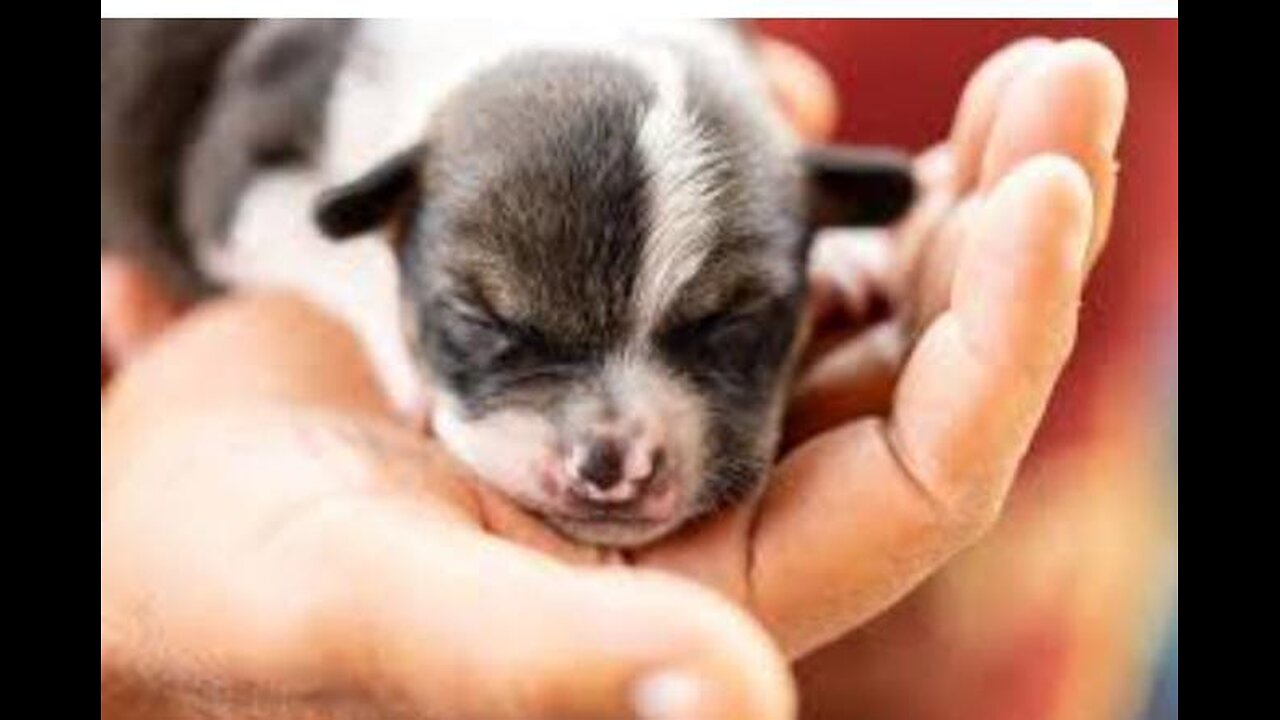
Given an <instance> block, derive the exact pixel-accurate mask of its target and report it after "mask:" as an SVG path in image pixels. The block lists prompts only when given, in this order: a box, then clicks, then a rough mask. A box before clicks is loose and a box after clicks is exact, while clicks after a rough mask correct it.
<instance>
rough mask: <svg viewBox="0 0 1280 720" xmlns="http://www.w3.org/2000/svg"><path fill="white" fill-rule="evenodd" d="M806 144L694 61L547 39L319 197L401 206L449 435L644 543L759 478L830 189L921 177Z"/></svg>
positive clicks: (474, 461)
mask: <svg viewBox="0 0 1280 720" xmlns="http://www.w3.org/2000/svg"><path fill="white" fill-rule="evenodd" d="M806 157H807V165H806V160H805V158H800V159H797V157H796V153H794V152H792V151H791V150H790V149H788V148H782V147H781V146H780V145H779V144H778V143H777V142H776V141H775V140H774V139H771V137H770V135H769V133H768V132H767V130H766V128H765V127H764V126H763V125H762V124H761V123H760V122H758V121H757V119H756V118H754V117H751V116H749V114H748V113H745V112H743V111H742V109H741V108H739V107H737V106H735V105H734V102H733V100H732V99H730V98H724V97H720V96H719V95H718V90H717V88H715V87H714V85H712V84H710V83H708V84H705V86H699V85H698V83H697V79H696V77H691V76H689V75H687V74H683V75H679V76H677V75H668V76H666V77H662V76H659V77H658V78H657V79H656V80H655V78H654V77H653V76H652V75H647V74H646V73H644V72H642V71H641V70H640V69H637V68H636V67H635V66H634V65H633V64H630V63H627V62H624V61H622V60H619V59H615V58H612V57H606V56H602V55H589V54H569V53H550V52H547V53H530V54H525V55H521V56H517V57H512V58H510V59H509V60H507V61H505V62H503V63H501V64H498V65H496V66H494V67H493V68H491V69H490V70H488V71H487V72H485V73H482V74H480V75H478V76H477V77H475V78H474V79H472V80H471V81H470V82H468V83H467V84H465V85H464V86H462V87H461V88H460V89H459V90H457V91H456V92H455V93H454V94H453V95H452V96H451V97H450V99H449V100H448V102H446V103H445V104H444V106H443V107H442V108H441V109H440V111H439V112H438V113H437V114H436V115H435V116H434V117H433V122H432V126H431V128H430V130H429V132H428V133H427V136H426V139H425V141H424V142H423V144H422V145H420V146H417V147H415V148H411V149H409V150H407V151H406V152H404V153H402V154H400V155H399V156H397V157H394V158H391V159H389V160H388V161H387V162H386V163H384V164H383V165H382V166H380V167H378V168H376V169H374V170H373V171H371V172H370V173H369V174H367V175H366V176H364V177H362V178H359V179H357V180H355V181H354V182H352V183H350V184H348V185H345V186H342V187H339V188H336V189H335V190H333V191H331V192H329V193H327V194H326V195H325V196H324V197H323V198H321V200H320V203H319V206H318V214H317V217H318V220H319V223H320V225H321V227H322V228H323V229H324V230H325V231H326V232H327V233H328V234H330V235H331V236H333V237H347V236H350V235H354V234H358V233H361V232H364V231H367V230H370V229H373V228H374V227H376V226H379V225H382V224H384V223H393V224H394V230H393V233H392V235H393V242H394V245H395V248H396V253H397V257H398V259H399V266H400V271H401V285H402V293H403V298H404V303H403V308H404V310H403V311H404V317H403V321H404V325H405V328H406V334H407V336H408V339H409V342H410V345H411V346H412V348H413V350H414V352H415V354H416V356H417V357H418V359H419V361H420V363H421V365H422V367H423V370H424V372H425V374H426V375H427V376H428V377H430V379H431V382H432V384H433V386H434V387H435V391H436V396H437V398H439V402H438V403H437V407H436V415H435V418H434V422H435V429H436V432H437V433H438V434H439V435H440V437H441V438H442V439H443V440H444V441H445V442H446V443H447V444H448V445H449V446H450V447H451V449H452V450H453V451H454V452H455V453H457V454H458V455H459V456H460V457H462V458H463V459H464V460H465V461H467V462H468V463H469V464H470V465H472V466H473V468H474V469H475V470H476V471H477V472H478V473H479V474H480V475H481V476H482V477H483V478H484V479H485V480H487V481H488V482H490V483H492V484H494V485H496V486H497V487H499V488H501V489H502V490H504V491H505V492H506V493H507V494H508V495H510V496H512V497H513V498H515V499H516V500H517V501H519V502H521V503H522V504H524V505H525V506H526V507H528V508H530V509H532V510H534V511H536V512H538V513H540V514H542V515H543V516H544V517H545V518H546V519H547V520H548V521H549V522H550V523H552V524H553V525H556V526H558V527H559V528H561V529H562V530H564V531H565V532H567V533H568V534H570V535H572V536H574V537H576V538H578V539H580V540H583V541H586V542H592V543H597V544H607V545H623V546H625V545H636V544H641V543H645V542H648V541H651V540H653V539H655V538H657V537H659V536H661V535H663V534H665V533H667V532H669V531H671V530H672V529H674V528H675V527H677V526H679V525H680V524H682V523H683V522H685V521H687V520H689V519H691V518H693V517H696V516H699V515H703V514H706V513H709V512H713V511H715V510H716V509H718V508H721V507H724V506H725V505H727V504H730V503H733V502H735V501H737V500H739V499H742V498H744V497H747V496H750V495H752V494H753V493H755V492H756V491H757V489H758V488H759V487H760V485H761V481H762V478H763V477H764V475H765V472H766V470H767V468H768V466H769V463H770V460H771V458H772V454H773V452H774V445H775V442H776V438H777V435H778V429H779V425H780V421H781V411H782V404H783V400H784V396H785V384H786V380H787V375H788V370H789V367H790V364H791V359H792V356H793V354H794V350H795V346H796V340H797V331H798V323H799V318H800V313H801V309H802V308H801V306H802V301H803V297H804V293H805V266H806V250H807V240H808V237H809V235H810V233H811V231H812V230H813V227H814V225H815V224H818V223H823V222H829V221H830V218H828V217H826V216H823V215H821V214H814V213H818V211H821V213H826V214H828V215H829V214H831V213H833V212H836V211H835V209H836V208H840V209H842V210H843V212H844V213H845V215H848V214H849V210H848V208H849V207H850V202H849V201H850V200H857V201H858V203H859V204H860V205H862V206H865V207H866V208H868V209H867V210H866V211H865V212H863V216H864V217H872V216H874V215H875V214H876V212H880V213H881V214H886V213H885V210H884V207H882V206H884V205H895V206H900V205H904V204H905V203H906V201H907V200H909V195H910V183H909V180H908V181H907V185H906V193H907V194H906V196H904V197H890V195H892V194H893V192H897V191H896V190H893V189H892V188H890V187H889V186H890V185H892V184H894V183H898V184H901V182H902V180H903V178H904V177H905V174H904V171H903V169H902V167H901V165H898V164H894V165H893V167H892V168H885V167H881V166H880V165H877V166H876V167H875V171H876V172H879V173H882V174H883V176H884V178H888V180H887V181H885V182H876V181H873V180H872V179H869V178H871V176H870V175H869V174H868V167H869V166H868V167H861V168H859V167H857V163H856V161H855V162H854V163H853V164H850V159H849V158H848V157H844V156H840V155H838V154H830V153H824V154H810V155H808V156H806ZM864 165H865V164H864ZM806 168H807V169H806ZM842 168H845V170H842ZM886 183H887V184H886ZM869 190H870V191H869ZM877 193H879V196H877ZM841 195H843V196H844V197H843V199H841V197H840V196H841ZM868 199H870V202H869V203H868V202H867V200H868ZM810 208H812V209H814V213H810V212H809V209H810ZM900 209H901V207H895V208H894V209H893V211H892V212H890V213H887V214H890V215H892V214H896V213H897V212H898V211H900Z"/></svg>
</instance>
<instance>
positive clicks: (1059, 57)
mask: <svg viewBox="0 0 1280 720" xmlns="http://www.w3.org/2000/svg"><path fill="white" fill-rule="evenodd" d="M1124 87H1125V86H1124V74H1123V71H1122V69H1121V68H1120V65H1119V63H1118V62H1117V61H1116V60H1115V57H1114V56H1113V55H1112V54H1111V53H1110V52H1109V51H1108V50H1106V49H1105V48H1103V47H1102V46H1101V45H1098V44H1096V43H1092V42H1087V41H1080V40H1073V41H1068V42H1064V43H1060V44H1057V45H1054V46H1053V47H1051V48H1048V49H1045V50H1042V51H1040V52H1039V53H1038V54H1037V55H1036V59H1035V60H1034V61H1027V62H1024V63H1023V64H1022V65H1021V66H1020V67H1019V68H1018V70H1017V73H1016V75H1015V76H1014V77H1010V78H1006V79H1005V83H1004V89H1003V92H1002V93H1001V95H1000V104H999V107H998V108H994V109H993V112H992V114H993V115H994V117H993V118H991V120H990V123H991V128H990V132H989V137H988V138H987V139H986V142H985V143H984V145H985V147H984V153H983V156H982V160H981V162H982V167H981V177H980V178H979V182H980V187H979V188H978V192H977V193H976V194H974V195H971V196H970V197H969V198H968V199H967V201H962V202H961V203H960V204H959V205H958V206H957V207H956V208H955V209H954V210H953V211H952V213H951V214H950V215H949V216H948V217H947V219H946V220H945V222H943V223H942V224H941V225H940V226H938V227H937V228H935V232H934V233H933V235H932V236H931V237H930V238H929V240H928V242H927V246H926V249H925V250H924V251H923V252H922V255H921V262H920V263H919V265H918V268H917V274H916V275H915V277H914V278H913V281H912V284H911V291H910V293H909V296H910V297H911V298H912V300H913V304H912V306H911V309H912V315H913V320H914V325H915V327H917V328H923V327H924V326H925V325H927V324H928V323H929V322H930V321H932V319H933V318H935V317H937V315H938V314H939V313H940V312H942V311H943V310H944V309H945V308H946V307H947V304H948V300H949V298H950V294H951V283H952V280H953V278H954V277H955V263H956V258H958V257H959V256H960V253H961V248H962V247H963V245H964V244H965V243H966V242H967V240H968V238H969V237H971V236H972V235H973V234H974V232H975V230H974V220H975V213H974V212H973V211H974V210H975V206H976V205H978V204H980V203H981V202H982V200H981V197H982V193H985V192H987V191H989V190H990V188H991V187H993V186H994V185H995V183H996V182H998V180H999V178H1000V177H1002V174H1003V173H1005V172H1007V171H1008V170H1009V169H1010V168H1012V167H1013V166H1014V165H1016V164H1018V163H1019V162H1021V161H1022V160H1025V159H1026V158H1028V157H1031V156H1032V155H1034V154H1036V153H1041V152H1054V153H1060V154H1063V155H1066V156H1068V157H1070V158H1072V159H1073V160H1074V161H1075V162H1077V163H1078V164H1080V165H1081V166H1082V167H1083V168H1085V170H1086V172H1088V174H1089V176H1090V182H1091V184H1092V186H1093V195H1094V220H1093V230H1092V235H1093V240H1092V242H1091V250H1090V254H1089V266H1092V264H1093V262H1094V261H1095V260H1096V258H1097V256H1098V253H1099V252H1100V251H1101V249H1102V247H1103V240H1104V239H1105V237H1106V233H1107V230H1108V225H1109V221H1110V216H1111V208H1112V206H1113V204H1114V198H1115V182H1116V174H1115V162H1114V159H1113V156H1114V153H1115V149H1116V144H1117V142H1118V140H1119V133H1120V127H1121V121H1122V120H1123V116H1124V106H1125V90H1124ZM987 94H990V93H989V92H988V93H987ZM973 124H976V121H973Z"/></svg>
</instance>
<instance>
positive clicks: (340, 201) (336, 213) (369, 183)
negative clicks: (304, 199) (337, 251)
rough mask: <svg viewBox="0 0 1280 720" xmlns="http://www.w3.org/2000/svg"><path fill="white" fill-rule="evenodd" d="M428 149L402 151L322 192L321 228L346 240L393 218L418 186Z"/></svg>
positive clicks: (317, 214)
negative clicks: (365, 171) (358, 175)
mask: <svg viewBox="0 0 1280 720" xmlns="http://www.w3.org/2000/svg"><path fill="white" fill-rule="evenodd" d="M425 150H426V148H425V147H424V146H423V145H420V144H419V145H414V146H413V147H410V148H408V149H406V150H402V151H400V152H398V153H396V154H395V155H392V156H391V157H390V158H388V159H386V160H384V161H383V162H381V163H379V164H378V165H377V166H376V167H374V168H373V169H372V170H370V171H369V172H367V173H365V174H364V175H362V176H360V177H358V178H356V179H355V180H352V181H351V182H349V183H347V184H345V185H339V186H338V187H335V188H331V189H329V190H326V191H325V192H324V193H322V194H321V195H320V197H319V199H318V200H316V206H315V219H316V224H317V225H319V226H320V230H321V231H323V232H324V234H325V235H328V236H329V237H330V238H331V239H333V240H343V239H346V238H349V237H352V236H354V235H359V234H361V233H365V232H368V231H370V230H372V229H374V228H376V227H378V226H380V225H382V224H384V223H386V222H387V221H388V220H390V219H391V214H392V213H393V212H394V211H395V209H396V207H397V206H398V205H399V204H400V201H401V200H403V199H404V198H405V197H406V196H407V195H408V194H409V193H411V192H413V191H414V190H416V189H417V187H418V173H419V168H420V166H421V163H422V162H423V160H424V153H425Z"/></svg>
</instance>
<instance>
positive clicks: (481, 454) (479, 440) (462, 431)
mask: <svg viewBox="0 0 1280 720" xmlns="http://www.w3.org/2000/svg"><path fill="white" fill-rule="evenodd" d="M432 425H433V428H434V430H435V433H436V435H438V436H439V437H440V439H441V440H443V441H444V442H445V444H446V445H448V446H449V449H450V450H452V451H453V453H454V454H455V455H457V456H458V457H459V458H461V459H462V460H463V461H464V462H466V463H467V464H468V465H470V466H471V468H472V469H473V470H475V471H476V472H477V473H478V474H479V475H480V477H482V478H483V479H484V480H485V481H486V482H488V483H489V484H490V485H493V486H494V487H496V488H498V489H500V490H502V491H503V492H505V493H507V494H508V495H510V496H511V497H514V498H518V499H519V500H521V501H522V502H524V503H526V504H529V505H531V506H534V507H548V506H550V505H552V501H551V498H550V497H548V494H547V493H546V489H545V488H543V487H540V485H539V483H540V482H541V478H542V477H544V475H545V474H546V473H547V472H548V471H549V470H550V469H551V468H552V466H553V464H554V463H558V462H559V459H558V458H556V457H554V455H553V453H554V450H555V447H556V443H555V441H556V431H555V428H554V427H552V425H551V424H550V423H549V422H548V421H547V419H546V418H545V417H544V416H542V415H540V414H538V413H534V412H530V411H527V410H498V411H495V412H491V413H489V414H487V415H485V416H484V417H481V418H479V419H474V420H473V419H468V418H466V417H465V416H464V414H463V412H462V409H461V408H460V407H459V405H458V404H457V401H456V400H454V399H453V398H451V397H448V396H443V397H441V398H440V399H439V401H438V402H437V403H436V404H435V408H434V410H433V413H432Z"/></svg>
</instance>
